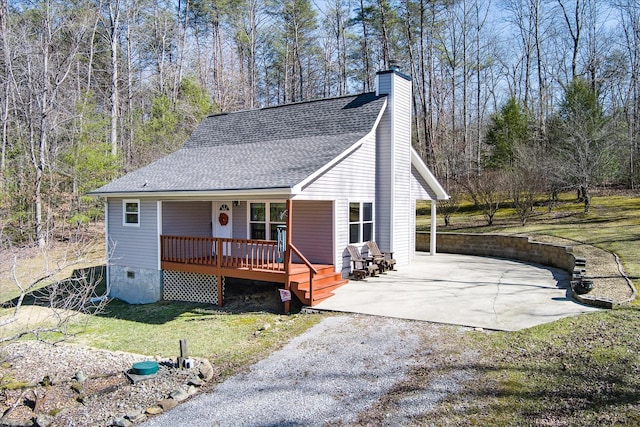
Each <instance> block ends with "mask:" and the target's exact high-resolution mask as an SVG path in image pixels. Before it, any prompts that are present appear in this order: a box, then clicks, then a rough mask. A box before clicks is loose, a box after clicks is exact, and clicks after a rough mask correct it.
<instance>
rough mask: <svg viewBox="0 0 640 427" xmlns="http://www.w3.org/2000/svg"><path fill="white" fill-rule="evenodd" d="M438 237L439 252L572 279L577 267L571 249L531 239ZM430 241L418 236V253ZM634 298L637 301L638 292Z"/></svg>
mask: <svg viewBox="0 0 640 427" xmlns="http://www.w3.org/2000/svg"><path fill="white" fill-rule="evenodd" d="M436 238H437V244H436V250H437V251H438V252H445V253H451V254H462V255H477V256H491V257H498V258H508V259H517V260H520V261H525V262H535V263H538V264H542V265H548V266H551V267H557V268H561V269H563V270H566V271H567V272H569V275H570V277H571V275H573V272H574V270H575V268H576V257H575V255H574V254H573V248H572V247H571V246H562V245H554V244H552V243H541V242H533V241H531V238H529V237H520V236H508V235H504V234H466V233H464V234H463V233H438V235H437V236H436ZM430 240H431V236H430V233H428V232H418V233H416V250H418V251H425V252H429V247H430V245H429V244H430ZM571 293H572V295H573V297H574V298H575V299H576V300H578V301H579V302H581V303H583V304H588V305H592V306H596V307H601V308H613V307H614V306H615V305H616V304H614V302H613V301H611V300H609V299H604V298H598V297H592V296H590V295H580V294H578V293H576V291H575V289H574V288H573V287H572V288H571ZM632 299H635V293H634V298H632Z"/></svg>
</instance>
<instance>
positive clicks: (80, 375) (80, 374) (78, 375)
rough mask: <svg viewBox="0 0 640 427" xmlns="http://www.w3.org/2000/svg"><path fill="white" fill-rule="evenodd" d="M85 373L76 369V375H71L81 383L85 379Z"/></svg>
mask: <svg viewBox="0 0 640 427" xmlns="http://www.w3.org/2000/svg"><path fill="white" fill-rule="evenodd" d="M87 378H88V377H87V374H85V373H84V372H82V371H78V372H76V375H75V376H74V377H73V379H74V380H76V381H78V382H79V383H83V382H85V381H86V380H87Z"/></svg>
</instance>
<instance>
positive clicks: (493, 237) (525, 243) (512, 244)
mask: <svg viewBox="0 0 640 427" xmlns="http://www.w3.org/2000/svg"><path fill="white" fill-rule="evenodd" d="M436 238H437V243H436V250H437V251H438V252H446V253H451V254H463V255H478V256H492V257H498V258H509V259H517V260H520V261H527V262H535V263H538V264H542V265H548V266H551V267H558V268H562V269H563V270H566V271H568V272H569V274H571V273H573V269H574V267H575V262H576V258H575V256H574V254H573V248H572V247H570V246H562V245H554V244H550V243H540V242H533V241H532V240H531V238H529V237H520V236H508V235H503V234H466V233H464V234H463V233H438V235H437V237H436ZM430 240H431V239H430V234H429V233H428V232H418V233H416V250H418V251H426V252H428V251H429V243H430Z"/></svg>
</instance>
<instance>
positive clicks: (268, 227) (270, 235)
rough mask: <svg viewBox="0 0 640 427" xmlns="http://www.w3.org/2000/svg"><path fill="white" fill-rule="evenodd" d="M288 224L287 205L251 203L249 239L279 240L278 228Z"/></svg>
mask: <svg viewBox="0 0 640 427" xmlns="http://www.w3.org/2000/svg"><path fill="white" fill-rule="evenodd" d="M286 222H287V205H286V203H284V202H254V203H249V238H250V239H256V240H277V239H278V232H277V226H278V225H284V224H286Z"/></svg>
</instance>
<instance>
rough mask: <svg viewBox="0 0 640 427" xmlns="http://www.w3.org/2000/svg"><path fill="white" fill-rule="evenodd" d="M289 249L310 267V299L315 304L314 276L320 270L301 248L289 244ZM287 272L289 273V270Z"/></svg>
mask: <svg viewBox="0 0 640 427" xmlns="http://www.w3.org/2000/svg"><path fill="white" fill-rule="evenodd" d="M289 249H291V251H292V252H293V253H295V254H296V255H297V256H298V258H300V260H301V261H302V262H303V263H304V264H305V265H306V266H307V267H308V268H309V299H310V300H311V304H313V276H314V275H316V274H318V270H316V268H315V267H314V266H313V264H311V263H310V262H309V260H308V259H307V258H306V257H305V256H304V255H302V252H300V250H298V248H296V247H295V246H294V245H293V244H291V245H289ZM288 268H289V266H287V269H288ZM287 274H289V271H288V270H287Z"/></svg>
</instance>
